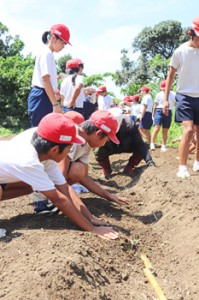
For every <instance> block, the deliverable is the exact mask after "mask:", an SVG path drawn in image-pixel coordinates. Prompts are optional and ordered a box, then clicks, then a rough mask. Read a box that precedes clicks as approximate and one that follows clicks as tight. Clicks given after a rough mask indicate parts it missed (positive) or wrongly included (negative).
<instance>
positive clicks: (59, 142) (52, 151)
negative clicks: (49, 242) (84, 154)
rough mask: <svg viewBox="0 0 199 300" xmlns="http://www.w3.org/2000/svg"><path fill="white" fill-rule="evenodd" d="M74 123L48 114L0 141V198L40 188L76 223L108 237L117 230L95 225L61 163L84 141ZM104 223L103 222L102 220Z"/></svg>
mask: <svg viewBox="0 0 199 300" xmlns="http://www.w3.org/2000/svg"><path fill="white" fill-rule="evenodd" d="M84 142H85V141H84V139H83V138H81V137H80V136H78V135H77V132H76V126H75V123H74V122H73V121H72V120H71V119H70V118H67V117H66V116H64V115H63V114H60V113H51V114H48V115H46V116H45V117H44V118H43V119H42V120H41V122H40V123H39V126H38V127H37V128H31V129H28V130H27V131H25V132H23V133H21V134H20V135H19V136H17V137H16V138H14V139H13V140H10V141H6V142H2V141H1V142H0V200H7V199H12V198H16V197H19V196H23V195H27V194H29V193H31V192H32V191H39V192H41V193H42V194H43V195H44V196H45V197H46V198H48V199H50V200H51V201H52V203H53V204H54V205H55V206H57V207H58V209H59V210H61V211H62V213H63V214H64V215H66V216H68V217H69V218H70V219H71V220H72V221H73V222H74V223H75V224H77V225H78V226H80V227H81V228H82V229H84V230H87V231H91V232H93V233H95V234H98V235H99V236H101V237H103V238H105V239H115V238H117V237H118V234H117V233H116V232H114V231H113V229H112V228H111V227H105V226H96V225H101V224H102V221H100V220H99V219H97V218H96V217H94V216H93V215H92V214H91V213H90V211H89V210H88V209H87V208H86V206H85V205H84V204H83V203H82V201H81V200H80V198H79V197H78V195H77V194H76V193H75V192H74V190H73V189H72V188H71V187H70V186H68V185H67V183H66V180H65V178H64V176H63V175H62V172H61V170H60V169H59V168H58V166H57V163H59V162H60V161H61V160H62V159H63V158H64V157H65V156H66V155H67V154H68V152H69V151H70V147H71V145H72V144H73V143H77V144H83V143H84ZM103 224H104V222H103Z"/></svg>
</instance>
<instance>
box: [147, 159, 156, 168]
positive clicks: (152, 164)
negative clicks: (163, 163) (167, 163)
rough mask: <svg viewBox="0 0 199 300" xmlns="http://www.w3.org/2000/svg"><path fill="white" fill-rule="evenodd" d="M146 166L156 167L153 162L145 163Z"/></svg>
mask: <svg viewBox="0 0 199 300" xmlns="http://www.w3.org/2000/svg"><path fill="white" fill-rule="evenodd" d="M147 166H148V167H156V164H155V163H154V161H152V160H149V161H148V162H147Z"/></svg>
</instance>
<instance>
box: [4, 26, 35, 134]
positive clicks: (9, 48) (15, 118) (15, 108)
mask: <svg viewBox="0 0 199 300" xmlns="http://www.w3.org/2000/svg"><path fill="white" fill-rule="evenodd" d="M0 45H1V47H0V49H1V50H0V54H1V55H0V107H1V114H0V127H5V128H10V129H14V130H18V129H20V128H27V127H29V121H28V115H27V97H28V93H29V91H30V83H31V77H32V73H33V67H34V59H33V58H32V57H31V55H28V56H27V57H24V56H23V55H22V54H21V53H20V52H21V51H22V50H23V47H24V43H23V42H22V41H21V40H20V39H19V37H18V36H16V37H14V38H12V37H11V36H10V35H9V33H8V29H7V27H6V26H5V25H3V24H2V23H0Z"/></svg>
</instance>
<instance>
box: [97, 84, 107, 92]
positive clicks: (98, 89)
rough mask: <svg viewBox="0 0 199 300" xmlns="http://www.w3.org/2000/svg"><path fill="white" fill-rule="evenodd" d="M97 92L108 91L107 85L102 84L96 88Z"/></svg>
mask: <svg viewBox="0 0 199 300" xmlns="http://www.w3.org/2000/svg"><path fill="white" fill-rule="evenodd" d="M96 91H97V92H105V91H106V86H105V85H100V86H98V88H97V89H96Z"/></svg>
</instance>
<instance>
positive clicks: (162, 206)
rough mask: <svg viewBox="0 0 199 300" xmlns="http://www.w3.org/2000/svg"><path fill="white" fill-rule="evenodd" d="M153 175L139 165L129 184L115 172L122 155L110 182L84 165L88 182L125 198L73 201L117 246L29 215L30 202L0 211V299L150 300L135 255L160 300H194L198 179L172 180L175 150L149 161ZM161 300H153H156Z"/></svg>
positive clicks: (198, 289) (198, 290)
mask: <svg viewBox="0 0 199 300" xmlns="http://www.w3.org/2000/svg"><path fill="white" fill-rule="evenodd" d="M152 155H153V158H154V160H155V162H156V164H157V168H154V167H149V168H146V167H145V164H144V163H143V164H141V165H140V166H139V167H138V168H136V169H135V170H134V172H133V174H132V176H131V177H130V176H124V175H123V174H122V169H123V167H124V165H125V163H126V162H127V160H128V157H129V154H123V155H118V156H117V155H115V156H112V157H111V161H112V167H113V171H114V172H113V175H112V177H111V178H110V179H109V180H103V179H102V178H100V176H101V170H100V168H99V167H98V166H97V164H96V162H95V160H94V156H92V157H91V165H90V175H91V176H92V177H93V178H94V179H95V180H97V181H98V182H100V184H101V185H103V186H104V188H106V189H108V190H109V191H112V192H113V193H118V194H120V195H123V196H126V197H128V198H129V199H130V200H131V204H130V205H129V206H128V207H127V206H123V207H118V206H116V205H112V204H111V203H110V202H108V201H106V200H104V199H100V198H99V197H97V196H95V195H93V194H91V193H84V194H81V197H82V198H83V201H84V202H85V203H86V205H87V206H88V208H89V209H90V210H91V212H92V213H93V214H94V215H96V216H97V217H102V218H103V219H106V220H108V221H109V222H110V223H111V224H112V225H113V227H114V229H115V230H116V231H118V232H119V234H120V238H119V239H118V240H115V241H107V240H103V239H101V238H100V237H97V236H95V235H93V234H91V233H88V232H83V231H81V230H80V229H79V228H77V227H76V226H75V225H74V224H72V223H71V222H70V220H69V219H68V218H67V217H64V216H63V215H62V214H59V215H57V216H54V217H42V216H36V215H34V214H33V206H32V199H31V197H24V198H17V199H14V200H9V201H2V202H1V203H0V212H1V213H0V228H5V229H6V230H7V236H6V237H5V238H2V239H0V251H1V258H0V274H1V275H0V299H2V300H36V299H39V300H61V299H66V300H82V299H86V300H99V299H101V300H124V299H128V300H134V299H135V300H154V299H158V298H157V297H156V296H155V293H154V290H153V288H152V287H151V285H150V284H149V283H148V282H147V280H146V277H145V274H144V264H143V261H142V260H141V255H142V254H145V255H147V257H148V258H149V260H150V262H151V264H152V266H153V271H154V273H155V278H156V280H157V282H158V284H159V286H160V287H161V289H162V291H163V293H164V294H165V297H166V299H167V300H198V299H199V188H198V183H199V173H193V171H192V170H191V167H192V165H193V160H194V155H190V157H189V160H188V166H189V169H190V173H191V177H190V179H185V180H180V179H179V178H177V177H176V176H175V174H176V171H177V166H178V161H177V159H176V156H177V155H178V154H177V150H175V149H169V150H168V151H167V152H166V153H160V150H159V149H157V150H156V151H155V152H153V153H152ZM159 299H161V298H159Z"/></svg>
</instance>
